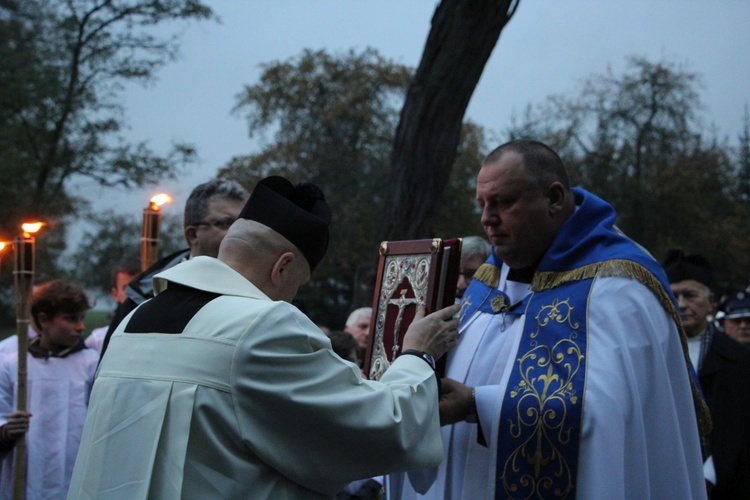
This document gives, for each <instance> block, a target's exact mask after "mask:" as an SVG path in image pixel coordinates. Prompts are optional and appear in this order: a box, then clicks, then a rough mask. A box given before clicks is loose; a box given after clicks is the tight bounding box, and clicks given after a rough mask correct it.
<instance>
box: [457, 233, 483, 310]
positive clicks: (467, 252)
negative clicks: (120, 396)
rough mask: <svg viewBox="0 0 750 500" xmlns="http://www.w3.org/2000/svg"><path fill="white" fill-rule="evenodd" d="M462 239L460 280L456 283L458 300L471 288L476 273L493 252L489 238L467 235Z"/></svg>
mask: <svg viewBox="0 0 750 500" xmlns="http://www.w3.org/2000/svg"><path fill="white" fill-rule="evenodd" d="M461 240H462V244H461V262H460V264H459V274H458V282H457V283H456V302H460V301H461V298H462V297H463V296H464V292H465V291H466V289H467V288H469V284H470V283H471V280H472V278H473V277H474V273H476V272H477V269H479V266H481V265H482V264H484V261H485V260H487V257H489V256H490V254H491V253H492V245H491V244H490V242H489V241H487V238H483V237H481V236H466V237H464V238H462V239H461Z"/></svg>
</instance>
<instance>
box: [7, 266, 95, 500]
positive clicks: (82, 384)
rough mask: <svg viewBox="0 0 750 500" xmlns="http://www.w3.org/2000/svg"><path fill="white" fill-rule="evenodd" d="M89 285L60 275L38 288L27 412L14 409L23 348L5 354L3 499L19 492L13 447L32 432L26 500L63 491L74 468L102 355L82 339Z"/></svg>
mask: <svg viewBox="0 0 750 500" xmlns="http://www.w3.org/2000/svg"><path fill="white" fill-rule="evenodd" d="M89 307H90V306H89V303H88V299H87V298H86V295H85V294H84V292H83V290H82V289H81V288H80V287H78V286H75V285H72V284H70V283H67V282H64V281H61V280H54V281H50V282H48V283H45V284H44V285H43V286H41V287H39V288H38V289H37V290H35V292H34V297H33V300H32V304H31V313H32V317H33V320H34V322H35V324H36V326H37V328H38V330H39V332H40V335H39V337H37V338H35V339H32V340H31V341H30V342H29V352H28V355H27V356H28V357H27V391H28V393H27V401H28V407H27V411H19V410H16V398H17V388H18V354H17V351H16V352H11V353H7V354H5V356H4V357H3V358H2V359H0V458H1V460H2V461H1V462H0V467H1V468H2V469H1V470H2V473H1V474H0V498H3V499H5V498H12V496H13V478H14V473H13V467H14V448H15V444H16V442H17V440H18V439H21V438H23V437H25V438H26V459H27V464H26V499H27V500H33V499H38V498H64V497H65V496H66V494H67V491H68V486H69V484H70V477H71V475H72V473H73V465H74V463H75V458H76V454H77V453H78V446H79V444H80V441H81V433H82V430H83V422H84V420H85V418H86V409H87V407H88V399H89V394H90V392H91V386H92V384H93V381H94V374H95V372H96V366H97V363H98V360H99V356H98V355H97V354H96V352H95V351H93V350H92V349H88V348H86V346H85V345H84V343H83V340H82V337H81V336H82V334H83V328H84V325H83V317H84V316H85V314H86V311H87V310H88V309H89Z"/></svg>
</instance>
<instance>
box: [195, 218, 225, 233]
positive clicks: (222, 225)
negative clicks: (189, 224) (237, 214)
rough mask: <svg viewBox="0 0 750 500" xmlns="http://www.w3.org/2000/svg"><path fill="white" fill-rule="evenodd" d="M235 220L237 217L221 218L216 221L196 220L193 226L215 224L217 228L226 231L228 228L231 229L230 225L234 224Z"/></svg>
mask: <svg viewBox="0 0 750 500" xmlns="http://www.w3.org/2000/svg"><path fill="white" fill-rule="evenodd" d="M234 220H235V219H230V218H226V219H219V220H216V221H203V222H196V223H195V224H193V226H195V227H199V226H213V227H215V228H216V229H221V230H222V231H226V230H227V229H229V226H231V225H232V224H234Z"/></svg>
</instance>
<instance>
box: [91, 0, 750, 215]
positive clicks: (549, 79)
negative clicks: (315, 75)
mask: <svg viewBox="0 0 750 500" xmlns="http://www.w3.org/2000/svg"><path fill="white" fill-rule="evenodd" d="M207 3H209V4H210V5H211V6H212V7H213V8H214V9H215V12H216V13H217V14H218V16H219V17H220V18H221V20H222V21H221V23H220V24H217V23H207V22H203V23H200V24H193V25H191V26H189V27H188V28H187V30H186V31H185V34H184V39H183V43H182V49H181V55H180V59H179V60H178V61H176V62H173V63H171V64H169V65H168V66H167V67H165V68H164V69H162V70H161V71H160V72H159V73H158V80H157V81H156V82H155V83H154V84H153V85H151V86H149V87H148V88H142V87H136V86H133V87H129V88H128V89H127V91H126V93H125V94H124V95H123V103H124V105H125V109H126V113H127V119H128V121H129V124H130V127H131V129H130V131H129V133H128V137H129V138H130V139H132V140H133V141H140V140H146V141H148V142H149V145H150V146H151V147H152V148H153V149H154V150H156V151H157V152H159V153H166V151H167V150H168V149H169V145H170V144H171V142H173V141H183V142H188V143H192V144H194V145H195V146H196V147H197V149H198V154H199V156H200V162H199V164H198V165H196V166H195V167H193V168H192V169H191V170H190V171H189V172H188V174H187V175H185V176H183V177H182V178H181V179H180V181H179V182H166V181H165V182H163V183H161V184H160V185H157V186H153V187H149V188H147V189H146V190H145V192H144V191H140V192H137V193H121V192H113V191H112V190H104V189H101V188H98V187H95V186H94V185H93V184H89V183H86V184H84V185H82V186H81V187H82V188H83V189H85V190H86V191H87V192H89V193H91V196H90V198H100V199H103V200H106V201H105V202H104V203H103V204H104V205H105V207H106V206H107V205H112V206H115V205H117V206H118V209H119V210H120V211H121V212H126V211H127V210H129V209H128V208H127V207H128V206H132V211H133V213H134V215H135V216H138V214H139V213H140V210H141V209H142V208H143V207H144V206H146V204H147V200H148V198H149V197H150V196H151V195H152V194H155V193H157V192H161V191H166V192H169V193H170V194H172V195H173V196H174V198H175V202H174V204H173V205H172V206H171V207H166V208H165V209H164V210H165V213H168V212H171V213H181V211H182V208H183V206H184V203H185V200H186V199H187V196H188V195H189V193H190V191H191V190H192V188H193V187H194V186H195V185H197V184H198V183H200V182H204V181H206V180H209V179H210V178H212V177H213V176H214V175H215V173H216V171H217V169H218V168H219V167H221V166H223V165H225V164H226V163H227V162H228V161H229V160H230V159H231V158H232V157H233V156H236V155H242V154H250V153H253V152H255V151H257V150H256V149H254V148H255V147H256V143H254V142H252V141H251V140H250V139H249V138H248V133H247V126H246V123H245V121H244V120H243V119H242V118H240V117H236V116H232V115H231V114H230V110H231V108H232V107H233V105H234V102H235V96H236V95H237V94H238V93H239V92H240V91H241V90H242V88H243V86H244V85H246V84H254V83H256V82H257V80H258V77H259V75H260V67H259V66H260V65H261V64H263V63H268V62H272V61H279V60H287V59H289V58H291V57H295V56H298V55H299V54H300V53H301V52H302V50H303V49H306V48H310V49H314V50H317V49H325V50H327V51H329V52H330V53H337V54H341V53H345V52H346V51H348V50H349V49H355V50H356V51H361V50H363V49H365V48H366V47H373V48H375V49H377V50H378V51H379V52H380V53H381V54H382V55H383V56H385V57H387V58H389V59H392V60H393V61H395V62H397V63H401V64H406V65H409V66H412V67H416V65H417V64H418V62H419V59H420V57H421V54H422V50H423V47H424V43H425V40H426V38H427V34H428V32H429V28H430V21H431V18H432V14H433V12H434V9H435V7H436V5H437V3H438V2H436V1H435V0H244V1H240V0H231V1H230V0H222V1H213V2H210V1H209V2H207ZM748 49H750V1H748V0H711V1H706V0H521V4H520V7H519V8H518V11H517V12H516V15H515V16H514V18H513V19H512V21H511V22H510V23H509V24H508V25H507V26H506V27H505V29H504V30H503V32H502V34H501V36H500V40H499V41H498V43H497V45H496V46H495V49H494V52H493V54H492V56H491V58H490V60H489V62H488V64H487V66H486V67H485V70H484V73H483V75H482V78H481V80H480V82H479V85H478V86H477V88H476V91H475V93H474V95H473V98H472V100H471V103H470V105H469V109H468V111H467V117H468V118H470V119H471V120H473V121H475V122H477V123H479V124H480V125H483V126H484V127H485V128H486V129H488V130H490V131H497V132H501V131H503V130H504V129H505V128H506V127H507V126H508V125H509V123H510V118H511V116H512V114H513V113H514V112H515V113H517V114H518V113H521V112H522V111H523V109H524V108H525V107H526V105H528V104H536V103H540V102H542V101H543V100H544V99H545V98H546V97H547V96H548V95H551V94H555V93H570V92H571V91H572V90H574V89H575V88H576V84H577V82H579V81H580V80H581V79H583V78H586V77H588V76H591V75H592V74H594V73H603V72H605V71H606V69H607V67H608V66H610V67H612V69H613V70H614V71H615V73H619V72H621V71H622V69H623V68H624V66H625V60H626V57H627V56H630V55H639V56H646V57H648V58H649V59H650V60H651V61H654V62H655V61H658V60H662V59H666V60H668V61H671V62H676V63H678V64H681V65H684V66H685V67H686V69H688V70H691V71H693V72H696V73H699V74H700V75H702V79H703V84H704V86H703V88H702V89H701V97H702V99H703V102H704V104H705V105H706V114H705V116H706V118H707V120H708V121H709V123H714V124H716V125H717V126H718V127H719V130H720V131H721V133H722V134H723V135H727V136H729V137H730V138H731V139H732V140H734V138H735V137H736V135H737V133H738V132H739V131H740V130H741V125H742V116H743V107H744V106H745V105H747V104H748V103H749V102H750V64H748ZM490 146H496V144H490ZM106 208H108V207H106Z"/></svg>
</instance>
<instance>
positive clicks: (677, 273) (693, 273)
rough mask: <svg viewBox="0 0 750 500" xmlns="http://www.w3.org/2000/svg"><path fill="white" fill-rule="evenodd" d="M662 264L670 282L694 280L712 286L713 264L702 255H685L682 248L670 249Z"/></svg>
mask: <svg viewBox="0 0 750 500" xmlns="http://www.w3.org/2000/svg"><path fill="white" fill-rule="evenodd" d="M662 265H663V266H664V270H665V271H666V273H667V279H669V282H670V283H679V282H680V281H685V280H694V281H697V282H699V283H703V284H704V285H706V286H707V287H709V288H710V287H711V274H712V273H711V265H710V264H709V263H708V261H707V260H706V258H705V257H703V256H702V255H698V254H691V255H685V253H684V252H683V251H682V250H670V251H669V253H668V254H667V258H666V259H664V264H662Z"/></svg>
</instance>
